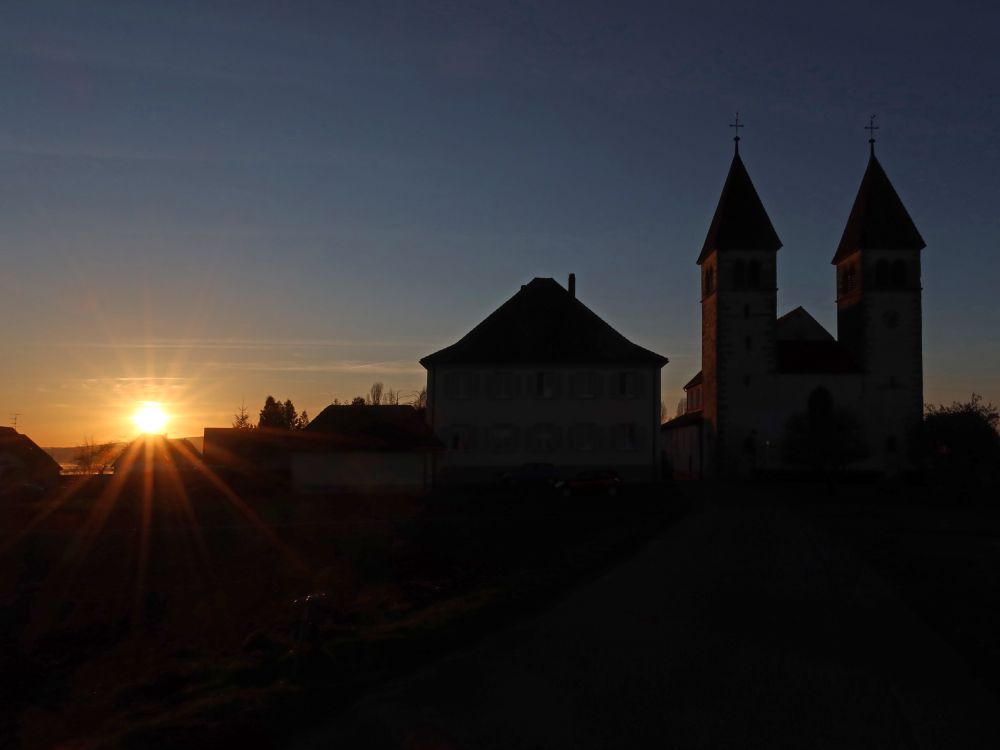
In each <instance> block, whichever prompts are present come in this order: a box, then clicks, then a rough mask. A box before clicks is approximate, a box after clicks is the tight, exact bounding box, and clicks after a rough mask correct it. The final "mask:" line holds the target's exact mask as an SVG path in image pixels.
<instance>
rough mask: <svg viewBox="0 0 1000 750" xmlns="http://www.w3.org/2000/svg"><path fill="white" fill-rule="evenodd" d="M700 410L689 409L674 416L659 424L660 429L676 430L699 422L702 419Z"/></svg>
mask: <svg viewBox="0 0 1000 750" xmlns="http://www.w3.org/2000/svg"><path fill="white" fill-rule="evenodd" d="M702 419H703V417H702V411H701V409H699V410H698V411H689V412H687V413H686V414H681V415H680V416H679V417H674V418H673V419H671V420H670V421H669V422H664V423H663V424H661V425H660V429H661V430H677V429H679V428H681V427H690V426H691V425H695V424H700V423H701V421H702Z"/></svg>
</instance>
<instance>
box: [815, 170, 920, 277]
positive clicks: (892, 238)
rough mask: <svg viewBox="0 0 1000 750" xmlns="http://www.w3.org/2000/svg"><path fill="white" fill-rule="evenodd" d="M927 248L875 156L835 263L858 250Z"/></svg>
mask: <svg viewBox="0 0 1000 750" xmlns="http://www.w3.org/2000/svg"><path fill="white" fill-rule="evenodd" d="M925 246H926V243H924V238H923V237H921V236H920V232H918V231H917V227H916V226H915V225H914V223H913V219H911V218H910V214H909V213H907V211H906V207H905V206H904V205H903V201H901V200H900V199H899V195H898V194H897V193H896V189H895V188H894V187H893V186H892V183H891V182H889V176H888V175H887V174H886V173H885V170H884V169H882V165H881V164H879V161H878V159H876V158H875V153H874V152H872V155H871V157H870V158H869V159H868V168H867V169H866V170H865V176H864V177H863V178H862V179H861V187H860V188H858V195H857V197H856V198H855V199H854V206H853V207H852V208H851V215H850V217H849V218H848V219H847V226H846V227H844V235H843V237H841V238H840V245H839V246H838V247H837V253H836V255H834V256H833V261H832V262H833V263H839V262H840V261H842V260H843V259H844V258H847V257H849V256H851V255H853V254H854V253H856V252H857V251H858V250H923V249H924V247H925Z"/></svg>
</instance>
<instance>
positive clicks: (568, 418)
mask: <svg viewBox="0 0 1000 750" xmlns="http://www.w3.org/2000/svg"><path fill="white" fill-rule="evenodd" d="M420 363H421V364H422V365H423V366H424V367H425V368H427V417H428V421H429V423H430V425H431V428H432V429H433V431H434V433H435V434H436V435H437V436H438V437H439V438H440V439H441V440H442V441H443V442H444V445H445V449H444V451H443V453H442V455H441V458H440V461H439V465H438V467H437V470H438V471H437V473H438V479H439V480H440V481H443V482H462V481H491V480H495V479H497V478H498V477H500V476H501V475H502V474H503V473H504V472H505V471H509V470H512V469H515V468H517V467H519V466H522V465H524V464H528V463H545V464H553V465H554V466H555V468H556V471H557V472H558V473H559V474H561V475H563V476H572V475H574V474H575V473H577V472H579V471H582V470H587V469H595V468H601V469H611V470H614V471H617V472H618V474H619V476H620V477H621V478H622V480H624V481H652V480H655V479H656V478H658V476H659V439H658V430H659V426H660V369H661V368H662V367H663V366H664V365H665V364H666V363H667V358H666V357H662V356H660V355H659V354H655V353H654V352H651V351H649V350H648V349H644V348H642V347H641V346H638V345H636V344H633V343H632V342H630V341H629V340H628V339H626V338H625V337H624V336H622V335H621V334H620V333H618V332H617V331H615V330H614V329H613V328H611V326H609V325H608V324H607V323H605V322H604V321H603V320H601V318H599V317H598V316H597V315H596V314H595V313H594V312H593V311H591V310H590V309H589V308H587V307H586V306H585V305H584V304H583V303H582V302H580V301H579V300H578V299H576V293H575V280H574V277H573V275H572V274H571V275H570V278H569V289H564V288H563V287H562V286H560V285H559V284H558V283H557V282H556V281H554V280H553V279H546V278H536V279H534V280H532V281H531V282H530V283H528V284H526V285H524V286H522V287H521V290H520V291H519V292H518V293H517V294H515V295H514V296H513V297H511V298H510V299H509V300H507V302H505V303H504V304H503V305H501V306H500V307H499V308H498V309H497V310H496V311H495V312H493V314H491V315H490V316H489V317H487V318H486V319H485V320H484V321H483V322H482V323H480V324H479V325H478V326H476V327H475V328H474V329H472V331H470V332H469V333H468V334H467V335H466V336H465V337H463V338H462V339H461V340H460V341H458V342H457V343H455V344H453V345H452V346H449V347H447V348H445V349H442V350H441V351H438V352H436V353H434V354H431V355H429V356H427V357H424V358H423V359H422V360H420Z"/></svg>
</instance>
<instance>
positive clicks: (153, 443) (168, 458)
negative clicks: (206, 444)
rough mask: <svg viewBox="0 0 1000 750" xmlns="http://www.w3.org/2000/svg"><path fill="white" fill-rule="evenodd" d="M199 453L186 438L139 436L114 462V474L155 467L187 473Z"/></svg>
mask: <svg viewBox="0 0 1000 750" xmlns="http://www.w3.org/2000/svg"><path fill="white" fill-rule="evenodd" d="M200 461H201V453H199V452H198V449H197V448H195V447H194V445H193V444H192V443H191V441H190V440H188V439H187V438H169V439H168V438H167V437H166V436H164V435H140V436H139V437H137V438H136V439H135V440H133V441H132V442H131V443H129V444H128V445H127V446H125V448H124V450H122V452H121V453H120V454H119V455H118V458H116V459H115V461H114V467H115V473H116V474H118V473H124V472H129V471H142V470H148V469H153V468H156V467H163V468H167V467H171V468H173V469H175V470H177V471H189V470H191V469H194V468H196V467H197V465H198V464H199V463H200Z"/></svg>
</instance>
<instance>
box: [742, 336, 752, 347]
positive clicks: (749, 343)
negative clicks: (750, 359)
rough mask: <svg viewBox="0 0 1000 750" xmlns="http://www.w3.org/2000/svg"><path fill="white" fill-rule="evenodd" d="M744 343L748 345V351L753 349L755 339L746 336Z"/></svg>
mask: <svg viewBox="0 0 1000 750" xmlns="http://www.w3.org/2000/svg"><path fill="white" fill-rule="evenodd" d="M743 343H744V344H745V345H746V348H747V351H750V350H751V349H753V339H751V338H750V337H749V336H747V337H746V339H745V340H744V342H743Z"/></svg>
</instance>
